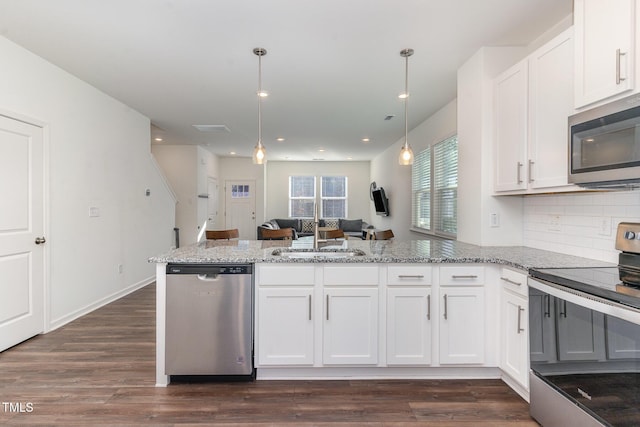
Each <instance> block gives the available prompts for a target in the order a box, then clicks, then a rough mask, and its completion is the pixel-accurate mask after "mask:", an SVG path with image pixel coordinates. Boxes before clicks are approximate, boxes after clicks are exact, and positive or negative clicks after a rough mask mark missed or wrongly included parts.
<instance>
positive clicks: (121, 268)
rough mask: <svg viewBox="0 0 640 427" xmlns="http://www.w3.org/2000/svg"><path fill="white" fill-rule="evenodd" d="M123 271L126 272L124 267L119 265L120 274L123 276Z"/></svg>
mask: <svg viewBox="0 0 640 427" xmlns="http://www.w3.org/2000/svg"><path fill="white" fill-rule="evenodd" d="M123 271H124V265H122V264H118V273H119V274H122V272H123Z"/></svg>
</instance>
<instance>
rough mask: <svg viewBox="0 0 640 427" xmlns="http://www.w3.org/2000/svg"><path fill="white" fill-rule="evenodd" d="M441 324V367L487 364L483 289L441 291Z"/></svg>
mask: <svg viewBox="0 0 640 427" xmlns="http://www.w3.org/2000/svg"><path fill="white" fill-rule="evenodd" d="M467 276H469V277H471V276H475V275H473V274H470V275H467ZM439 322H440V331H439V332H440V343H439V344H440V346H439V347H440V348H439V350H440V351H439V352H440V364H482V363H484V359H485V347H484V331H485V313H484V288H483V287H478V286H473V287H472V286H468V287H458V286H452V287H442V288H440V319H439Z"/></svg>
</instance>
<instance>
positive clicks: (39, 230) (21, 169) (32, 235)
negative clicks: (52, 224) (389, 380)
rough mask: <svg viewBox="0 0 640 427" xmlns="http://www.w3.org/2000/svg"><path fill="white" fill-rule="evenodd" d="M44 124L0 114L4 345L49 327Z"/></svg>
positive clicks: (0, 322)
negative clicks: (46, 312)
mask: <svg viewBox="0 0 640 427" xmlns="http://www.w3.org/2000/svg"><path fill="white" fill-rule="evenodd" d="M43 151H44V149H43V137H42V128H39V127H37V126H34V125H30V124H27V123H24V122H21V121H18V120H14V119H11V118H8V117H5V116H0V195H1V197H0V295H1V297H0V351H2V350H5V349H7V348H9V347H11V346H13V345H15V344H18V343H20V342H22V341H24V340H26V339H28V338H30V337H32V336H34V335H37V334H39V333H41V332H43V331H44V248H43V244H42V243H44V235H43V233H44V182H43V177H44V172H43V168H44V154H43Z"/></svg>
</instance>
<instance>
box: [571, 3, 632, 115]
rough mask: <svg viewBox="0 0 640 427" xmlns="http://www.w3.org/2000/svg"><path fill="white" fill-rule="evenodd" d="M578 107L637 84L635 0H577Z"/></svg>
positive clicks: (575, 5)
mask: <svg viewBox="0 0 640 427" xmlns="http://www.w3.org/2000/svg"><path fill="white" fill-rule="evenodd" d="M573 19H574V27H575V55H576V61H575V78H576V84H575V107H576V108H580V107H583V106H585V105H588V104H591V103H593V102H597V101H600V100H603V99H606V98H608V97H611V96H614V95H617V94H619V93H622V92H626V91H628V90H632V89H633V87H634V82H633V79H634V72H635V70H634V68H635V67H634V62H635V57H634V55H635V54H634V51H633V47H634V45H635V43H634V38H635V0H615V1H602V0H575V1H574V13H573Z"/></svg>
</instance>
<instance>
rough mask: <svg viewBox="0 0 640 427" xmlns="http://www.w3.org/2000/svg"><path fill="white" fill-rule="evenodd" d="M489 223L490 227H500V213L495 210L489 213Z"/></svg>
mask: <svg viewBox="0 0 640 427" xmlns="http://www.w3.org/2000/svg"><path fill="white" fill-rule="evenodd" d="M489 225H490V226H491V227H500V215H499V214H497V213H495V212H494V213H491V214H489Z"/></svg>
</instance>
